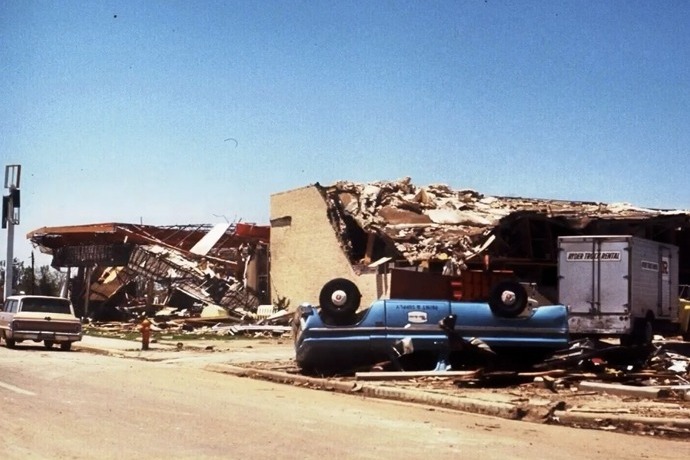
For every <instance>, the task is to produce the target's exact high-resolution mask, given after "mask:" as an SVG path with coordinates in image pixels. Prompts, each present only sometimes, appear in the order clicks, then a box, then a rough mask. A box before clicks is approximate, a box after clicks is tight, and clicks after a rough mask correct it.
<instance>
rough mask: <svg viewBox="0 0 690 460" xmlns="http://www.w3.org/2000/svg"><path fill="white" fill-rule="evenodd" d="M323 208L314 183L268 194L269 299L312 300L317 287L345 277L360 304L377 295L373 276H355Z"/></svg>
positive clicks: (315, 301)
mask: <svg viewBox="0 0 690 460" xmlns="http://www.w3.org/2000/svg"><path fill="white" fill-rule="evenodd" d="M327 210H328V207H327V205H326V202H325V200H324V198H323V196H322V195H321V193H320V192H319V190H318V188H317V187H316V186H313V185H310V186H307V187H302V188H299V189H295V190H290V191H286V192H282V193H277V194H274V195H271V246H270V253H271V299H272V301H273V302H274V303H275V302H277V301H278V299H279V298H281V297H285V298H287V299H289V300H290V309H291V310H294V309H295V308H296V307H297V306H298V305H299V304H300V303H302V302H309V303H312V304H314V305H316V304H318V301H319V292H320V290H321V287H322V286H323V285H324V284H325V283H326V282H327V281H329V280H331V279H333V278H347V279H350V280H352V281H353V282H355V283H356V284H357V286H358V287H359V289H360V291H361V292H362V306H363V307H364V306H368V305H369V303H371V302H372V301H373V300H375V299H376V298H378V297H379V295H378V292H377V275H376V274H369V273H368V274H364V275H358V274H357V273H355V271H354V270H353V268H352V265H351V264H350V262H349V261H348V259H347V256H346V254H345V252H344V251H343V249H342V248H341V246H340V243H339V242H338V239H337V237H336V233H335V230H334V229H333V227H332V226H331V223H330V221H329V220H328V215H327Z"/></svg>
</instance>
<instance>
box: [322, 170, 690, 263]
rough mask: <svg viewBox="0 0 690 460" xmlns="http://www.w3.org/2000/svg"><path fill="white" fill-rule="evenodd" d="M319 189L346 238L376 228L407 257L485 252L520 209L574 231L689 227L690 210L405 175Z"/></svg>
mask: <svg viewBox="0 0 690 460" xmlns="http://www.w3.org/2000/svg"><path fill="white" fill-rule="evenodd" d="M315 185H316V186H317V187H318V188H319V189H320V191H321V193H322V194H323V195H324V198H325V199H326V201H327V203H328V206H329V213H330V217H331V221H332V223H333V225H334V226H335V227H336V228H337V229H338V230H339V231H340V235H341V239H342V240H343V243H344V244H345V245H346V246H347V245H348V244H350V243H349V242H348V241H347V240H348V239H349V238H348V236H349V235H348V231H349V230H350V229H351V222H353V221H354V223H356V225H357V226H358V227H359V228H360V229H361V230H363V231H364V232H366V233H367V234H371V233H374V234H376V235H378V236H380V237H381V238H382V239H384V240H385V241H386V243H387V244H389V245H391V244H392V246H393V247H394V248H395V251H396V252H397V253H398V254H399V255H400V256H402V257H403V258H404V259H406V260H407V261H408V262H410V263H419V262H421V261H426V260H444V259H446V258H448V257H454V258H456V259H459V260H467V259H469V258H472V257H473V256H475V255H477V254H479V253H481V252H483V251H484V250H485V249H486V248H487V247H489V245H491V244H492V243H493V241H494V239H495V237H496V236H497V235H496V230H497V228H498V227H500V226H502V225H506V224H508V225H509V224H510V222H514V221H515V220H516V219H517V218H519V217H525V216H535V217H539V218H541V219H547V220H550V221H551V222H557V223H558V225H560V226H563V227H567V228H568V229H570V230H571V231H572V232H573V233H580V232H581V233H587V231H586V230H587V229H588V228H591V227H593V226H592V224H593V223H595V222H601V221H607V222H612V221H648V220H650V219H652V220H656V221H669V220H671V221H672V222H673V225H675V226H677V227H679V228H678V229H679V230H680V227H682V228H683V229H687V228H690V212H689V211H686V210H659V209H649V208H642V207H637V206H633V205H631V204H628V203H611V204H606V203H596V202H584V201H565V200H548V199H534V198H517V197H501V196H488V195H483V194H481V193H478V192H476V191H474V190H466V189H465V190H453V189H451V188H450V187H449V186H447V185H443V184H434V185H427V186H416V185H414V184H413V183H412V181H411V179H410V178H409V177H405V178H403V179H400V180H397V181H380V182H373V183H368V184H360V183H354V182H347V181H339V182H336V183H335V184H333V185H330V186H321V185H320V184H318V183H317V184H315Z"/></svg>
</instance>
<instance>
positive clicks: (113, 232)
mask: <svg viewBox="0 0 690 460" xmlns="http://www.w3.org/2000/svg"><path fill="white" fill-rule="evenodd" d="M212 228H213V225H210V224H199V225H167V226H153V225H136V224H125V223H101V224H86V225H71V226H62V227H42V228H39V229H37V230H33V231H31V232H29V233H27V235H26V237H27V239H29V240H30V241H31V242H32V243H33V244H34V245H36V246H38V247H39V248H40V249H41V251H43V252H45V253H48V254H52V253H53V251H54V250H55V249H57V248H61V247H65V246H79V245H82V244H86V243H88V244H91V245H107V244H127V243H129V244H140V245H142V244H144V245H145V244H159V245H163V246H168V247H172V248H175V249H179V250H183V251H191V250H192V248H193V247H194V246H195V245H196V244H197V243H198V242H199V241H200V240H201V239H202V238H203V237H204V236H205V235H206V234H208V233H209V231H210V230H211V229H212ZM269 238H270V227H268V226H260V225H254V224H245V223H236V224H228V225H227V229H226V230H225V232H224V233H223V234H222V235H220V236H219V239H218V241H217V242H216V243H215V244H214V245H213V249H214V252H222V251H223V249H228V248H236V247H238V246H239V245H240V244H242V243H251V242H261V243H268V241H269Z"/></svg>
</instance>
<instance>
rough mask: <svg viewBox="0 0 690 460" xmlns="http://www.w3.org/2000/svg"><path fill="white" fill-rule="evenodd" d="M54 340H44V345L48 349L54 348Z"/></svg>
mask: <svg viewBox="0 0 690 460" xmlns="http://www.w3.org/2000/svg"><path fill="white" fill-rule="evenodd" d="M53 343H54V342H53V341H52V340H44V341H43V346H44V347H45V349H46V350H50V349H51V348H53Z"/></svg>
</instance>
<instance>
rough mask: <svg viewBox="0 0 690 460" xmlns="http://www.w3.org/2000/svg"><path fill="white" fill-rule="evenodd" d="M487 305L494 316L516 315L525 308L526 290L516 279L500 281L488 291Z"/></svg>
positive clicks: (509, 316) (510, 316)
mask: <svg viewBox="0 0 690 460" xmlns="http://www.w3.org/2000/svg"><path fill="white" fill-rule="evenodd" d="M489 307H490V308H491V311H492V312H493V314H494V315H496V316H504V317H507V318H512V317H514V316H518V315H519V314H520V313H522V312H523V311H525V308H527V291H526V290H525V287H524V286H523V285H522V284H520V283H518V282H517V281H512V280H507V281H501V282H500V283H498V284H497V285H495V286H494V287H493V288H492V289H491V292H490V293H489Z"/></svg>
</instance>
